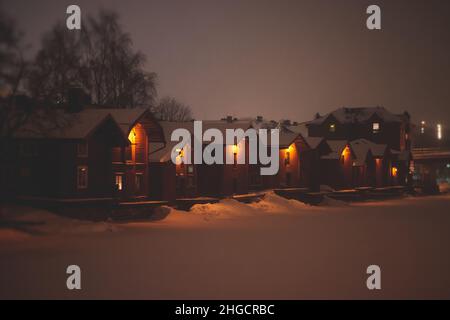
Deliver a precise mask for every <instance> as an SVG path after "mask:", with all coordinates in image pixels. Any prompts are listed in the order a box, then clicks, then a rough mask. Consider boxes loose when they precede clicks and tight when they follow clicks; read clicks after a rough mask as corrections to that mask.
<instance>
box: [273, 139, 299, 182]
mask: <svg viewBox="0 0 450 320" xmlns="http://www.w3.org/2000/svg"><path fill="white" fill-rule="evenodd" d="M279 161H280V164H279V170H278V182H279V186H280V187H286V188H291V187H299V186H300V158H299V152H298V147H297V145H296V144H295V143H293V144H292V145H290V146H289V147H288V148H284V149H280V155H279Z"/></svg>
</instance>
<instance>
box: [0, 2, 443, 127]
mask: <svg viewBox="0 0 450 320" xmlns="http://www.w3.org/2000/svg"><path fill="white" fill-rule="evenodd" d="M0 2H2V3H3V6H4V8H5V9H6V11H7V12H8V13H9V14H10V15H11V16H12V17H13V18H15V19H16V21H17V23H18V24H19V26H20V28H21V29H22V30H23V31H24V32H25V34H26V41H27V43H29V44H30V45H31V49H30V51H29V54H32V53H33V52H35V51H36V50H37V49H38V47H39V43H40V39H41V37H42V34H43V33H44V32H45V31H47V30H48V29H49V28H50V27H51V25H52V24H54V23H55V21H56V20H58V19H60V20H63V19H65V17H66V14H65V9H66V7H67V6H68V5H69V4H78V5H79V6H80V7H81V10H82V14H84V15H86V14H94V13H96V11H97V10H98V8H102V7H103V8H107V9H113V10H116V11H117V12H119V13H120V17H121V22H122V25H123V27H124V30H125V31H127V32H129V33H130V34H131V37H132V39H133V41H134V45H135V48H136V49H138V50H140V51H142V52H143V53H145V54H146V56H147V59H148V62H147V65H146V67H147V68H148V70H149V71H155V72H157V73H158V79H159V80H158V81H159V82H158V92H159V96H164V95H172V96H174V97H176V98H177V99H179V100H181V101H182V102H184V103H186V104H189V105H191V106H192V109H193V111H194V115H195V117H196V118H201V119H213V118H219V117H222V116H224V115H226V114H232V115H235V116H238V117H249V116H256V115H263V116H264V117H266V118H270V119H275V120H279V119H281V118H285V119H286V118H289V119H291V120H296V121H306V120H310V119H311V118H312V117H313V116H314V114H315V113H316V112H320V113H325V112H328V111H330V110H332V109H335V108H337V107H341V106H344V105H345V106H374V105H381V106H385V107H387V108H389V109H390V110H392V111H394V112H403V111H404V110H408V111H409V112H410V113H411V114H412V115H413V119H414V120H415V121H420V120H422V119H423V120H427V121H429V122H430V121H431V122H436V121H440V122H442V123H443V124H444V125H450V113H449V112H448V107H449V106H450V103H449V101H450V57H449V47H450V1H444V0H435V1H430V0H426V1H400V0H395V1H393V0H391V1H380V0H371V1H365V0H359V1H357V0H342V1H335V0H312V1H300V0H297V1H284V0H283V1H279V0H270V1H266V0H177V1H173V0H158V1H156V0H154V1H152V0H145V1H144V0H142V1H140V0H126V1H124V0H121V1H119V0H116V1H106V0H104V1H94V0H87V1H82V0H75V1H65V0H64V1H60V0H58V1H57V0H39V1H23V0H0ZM370 4H377V5H379V6H380V7H381V10H382V30H381V31H369V30H368V29H367V28H366V18H367V14H366V13H365V11H366V8H367V6H368V5H370ZM68 32H69V31H68Z"/></svg>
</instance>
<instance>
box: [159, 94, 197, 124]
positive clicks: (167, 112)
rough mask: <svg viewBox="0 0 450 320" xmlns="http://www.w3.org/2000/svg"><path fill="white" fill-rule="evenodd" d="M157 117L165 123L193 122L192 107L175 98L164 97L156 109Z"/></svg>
mask: <svg viewBox="0 0 450 320" xmlns="http://www.w3.org/2000/svg"><path fill="white" fill-rule="evenodd" d="M153 111H154V113H155V117H156V118H157V119H159V120H163V121H189V120H192V110H191V107H189V106H188V105H185V104H183V103H181V102H178V101H177V100H176V99H175V98H172V97H164V98H162V99H161V100H160V101H159V103H158V105H157V106H156V107H155V108H154V110H153Z"/></svg>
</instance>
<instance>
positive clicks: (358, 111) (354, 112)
mask: <svg viewBox="0 0 450 320" xmlns="http://www.w3.org/2000/svg"><path fill="white" fill-rule="evenodd" d="M331 115H332V116H333V117H334V118H335V119H336V121H338V122H339V123H342V124H351V123H358V122H365V121H368V120H369V119H370V118H371V117H372V116H374V115H378V116H379V117H380V118H381V119H382V120H383V121H384V122H402V121H403V117H402V116H401V115H396V114H393V113H391V112H389V111H388V110H386V109H385V108H384V107H356V108H355V107H352V108H351V107H343V108H339V109H336V110H334V111H332V112H330V113H328V114H326V115H324V116H321V117H319V118H317V119H314V120H311V121H309V122H307V123H306V125H310V124H322V123H323V122H324V121H325V120H326V119H327V118H328V117H329V116H331Z"/></svg>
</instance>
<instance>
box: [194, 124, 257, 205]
mask: <svg viewBox="0 0 450 320" xmlns="http://www.w3.org/2000/svg"><path fill="white" fill-rule="evenodd" d="M202 123H203V131H206V130H208V129H210V128H214V129H218V130H220V132H222V135H223V137H224V139H225V137H226V129H242V130H244V131H246V130H247V129H249V128H250V127H251V123H250V121H240V120H236V119H232V118H231V117H227V118H225V119H222V120H208V121H203V122H202ZM206 144H208V143H206ZM204 146H205V144H204ZM241 152H243V153H245V154H244V156H245V164H238V163H237V159H238V157H239V156H240V153H241ZM248 152H249V146H248V140H246V143H245V147H242V141H234V142H232V143H230V144H227V143H226V141H225V140H224V144H223V162H224V164H212V165H208V164H201V165H197V181H198V186H197V188H198V192H199V194H201V195H206V196H229V195H233V194H244V193H247V192H248V170H249V169H248V168H249V164H248V161H249V157H248ZM227 153H228V154H229V156H232V157H233V159H234V164H226V157H227Z"/></svg>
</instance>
